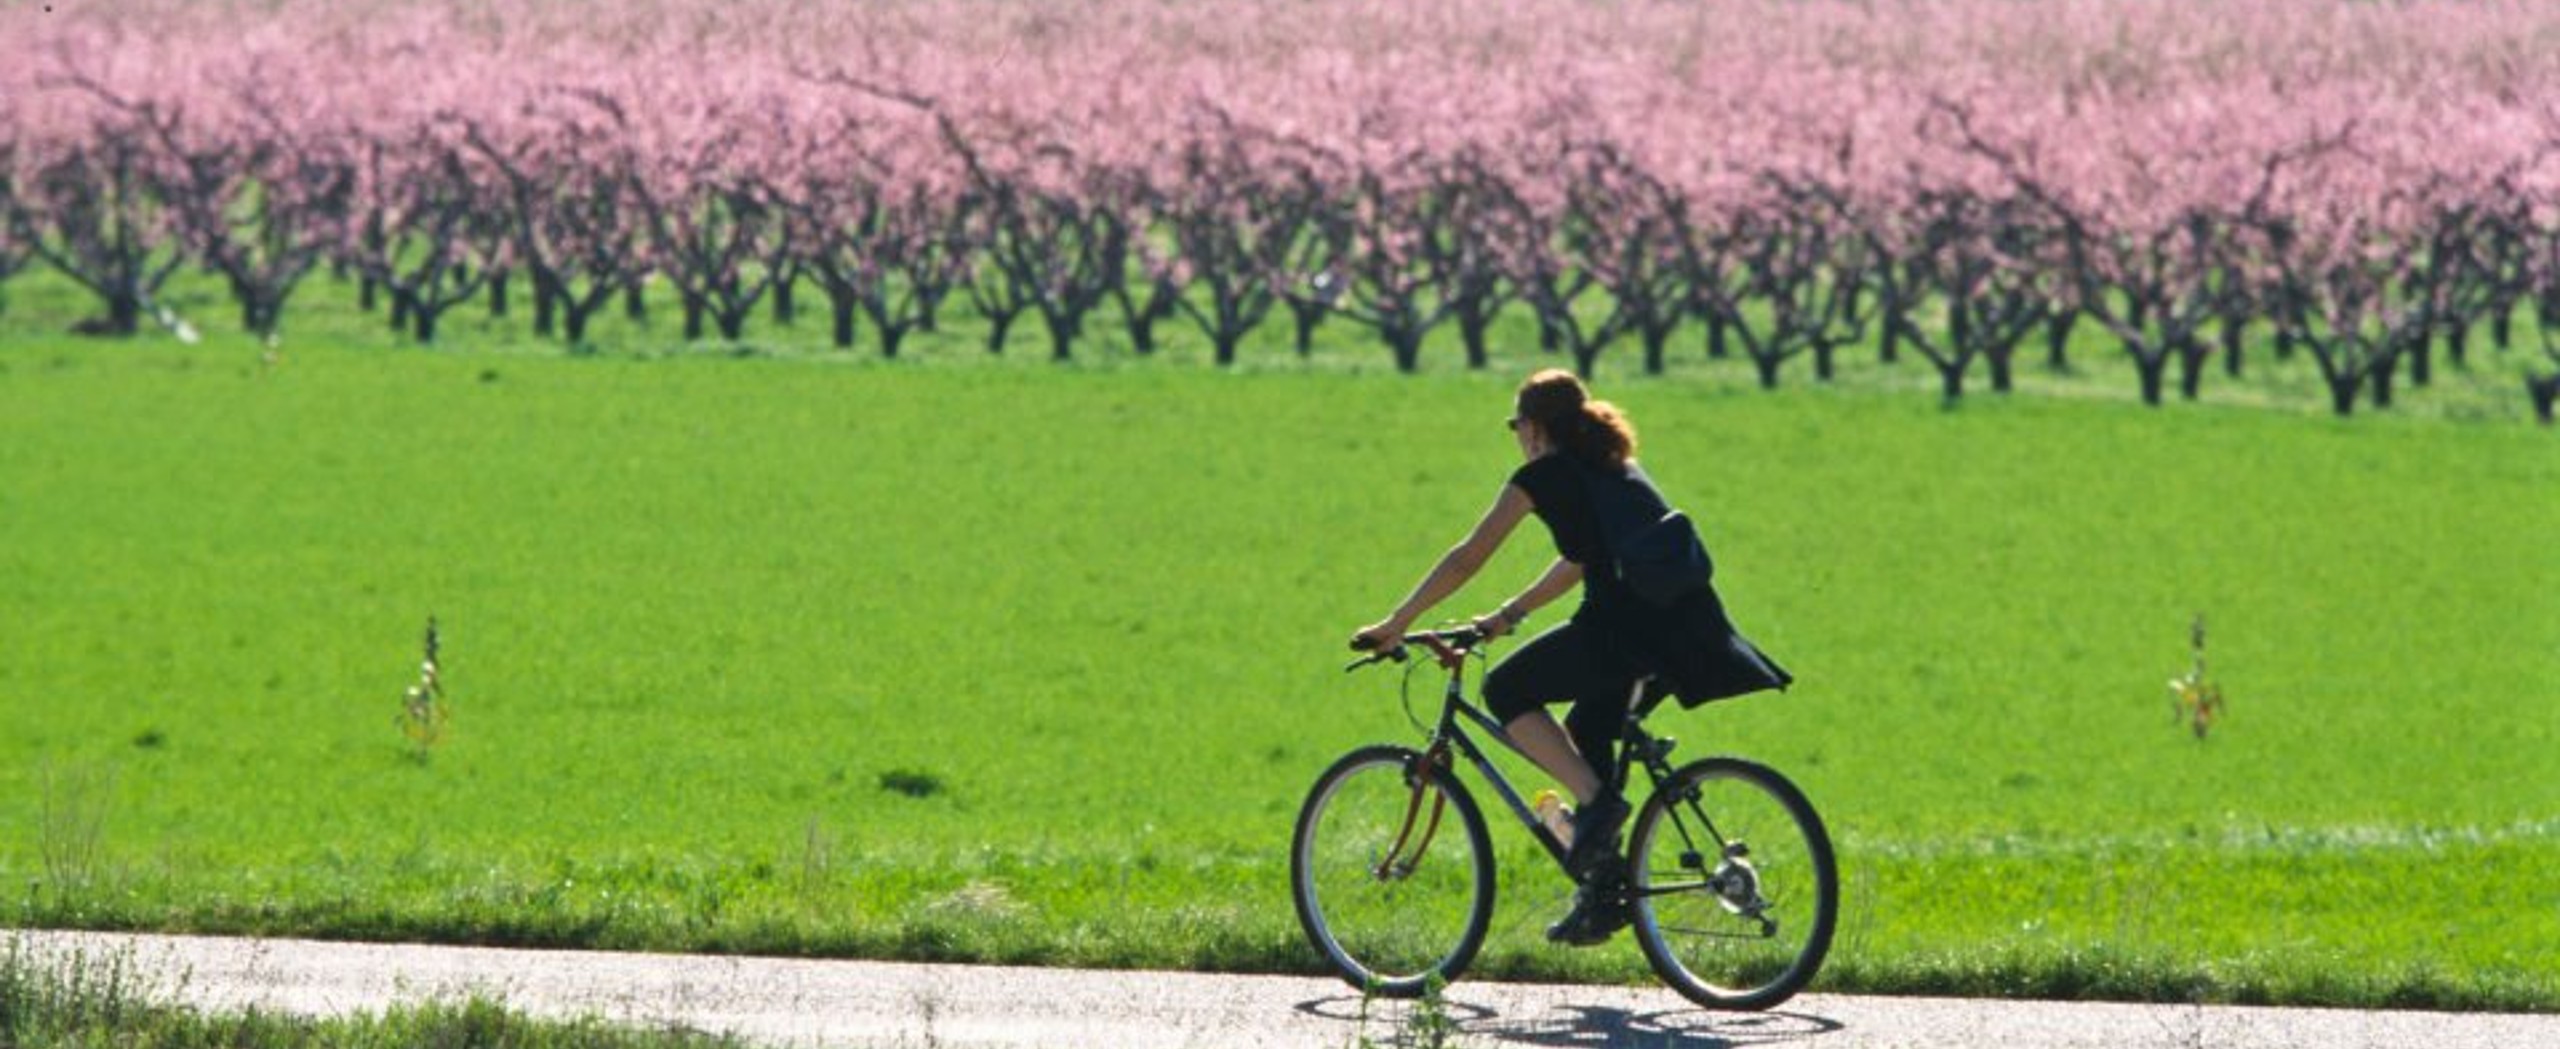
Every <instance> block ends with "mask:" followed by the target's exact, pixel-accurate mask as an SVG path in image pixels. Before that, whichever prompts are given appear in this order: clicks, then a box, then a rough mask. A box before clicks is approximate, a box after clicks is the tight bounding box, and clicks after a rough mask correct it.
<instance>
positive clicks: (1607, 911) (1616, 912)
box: [1547, 868, 1634, 947]
mask: <svg viewBox="0 0 2560 1049" xmlns="http://www.w3.org/2000/svg"><path fill="white" fill-rule="evenodd" d="M1626 890H1627V881H1626V876H1625V875H1624V874H1622V873H1619V872H1617V871H1615V870H1611V869H1605V868H1604V869H1602V870H1599V871H1595V872H1593V874H1592V876H1591V877H1590V878H1588V879H1585V880H1584V881H1583V883H1582V887H1581V888H1579V889H1576V890H1574V893H1573V910H1571V911H1569V912H1566V914H1565V916H1564V919H1563V920H1561V921H1558V922H1556V923H1555V924H1553V925H1550V926H1547V939H1548V941H1550V942H1553V943H1560V944H1564V945H1565V946H1568V947H1590V946H1594V945H1597V944H1601V943H1606V942H1608V940H1609V937H1612V936H1615V935H1617V934H1618V930H1620V929H1623V928H1626V927H1627V924H1628V923H1629V922H1631V921H1633V920H1634V913H1633V909H1632V908H1630V907H1628V906H1627V891H1626Z"/></svg>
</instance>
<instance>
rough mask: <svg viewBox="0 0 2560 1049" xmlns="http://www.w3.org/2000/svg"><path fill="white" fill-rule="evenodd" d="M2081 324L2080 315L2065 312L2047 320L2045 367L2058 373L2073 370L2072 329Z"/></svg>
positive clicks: (2073, 312)
mask: <svg viewBox="0 0 2560 1049" xmlns="http://www.w3.org/2000/svg"><path fill="white" fill-rule="evenodd" d="M2079 323H2080V314H2079V313H2078V312H2076V311H2069V310H2065V311H2062V312H2058V313H2055V314H2054V315H2053V316H2051V317H2048V318H2045V322H2044V345H2045V359H2044V360H2045V366H2046V367H2048V368H2051V369H2053V370H2055V371H2058V372H2067V371H2070V370H2071V329H2072V328H2074V327H2076V326H2078V325H2079Z"/></svg>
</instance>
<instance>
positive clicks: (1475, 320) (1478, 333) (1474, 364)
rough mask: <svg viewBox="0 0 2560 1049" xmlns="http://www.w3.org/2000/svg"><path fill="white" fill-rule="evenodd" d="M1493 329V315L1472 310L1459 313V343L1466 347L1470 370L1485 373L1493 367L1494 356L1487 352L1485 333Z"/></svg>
mask: <svg viewBox="0 0 2560 1049" xmlns="http://www.w3.org/2000/svg"><path fill="white" fill-rule="evenodd" d="M1491 327H1493V315H1492V314H1490V313H1485V312H1482V311H1479V310H1472V309H1468V310H1460V311H1458V341H1459V342H1461V343H1464V344H1465V345H1466V348H1467V367H1468V369H1469V370H1472V371H1483V370H1484V369H1485V368H1487V367H1490V366H1491V365H1492V363H1493V356H1492V354H1491V353H1490V352H1488V351H1487V350H1486V348H1485V338H1484V337H1485V331H1486V330H1487V329H1489V328H1491Z"/></svg>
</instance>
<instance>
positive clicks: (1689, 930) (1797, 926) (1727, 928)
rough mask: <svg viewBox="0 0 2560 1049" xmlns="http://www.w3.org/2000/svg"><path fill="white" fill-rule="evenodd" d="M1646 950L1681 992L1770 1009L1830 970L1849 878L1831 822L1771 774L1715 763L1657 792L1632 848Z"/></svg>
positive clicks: (1638, 920) (1725, 1005)
mask: <svg viewBox="0 0 2560 1049" xmlns="http://www.w3.org/2000/svg"><path fill="white" fill-rule="evenodd" d="M1627 866H1628V875H1629V877H1630V878H1631V880H1632V882H1633V889H1632V895H1633V897H1634V901H1635V932H1636V942H1637V943H1639V944H1641V945H1642V946H1643V947H1644V956H1645V960H1646V961H1647V962H1650V963H1652V965H1653V971H1654V972H1655V973H1656V974H1657V975H1659V976H1661V977H1662V981H1663V982H1664V983H1666V984H1669V985H1670V986H1671V988H1672V989H1673V990H1676V991H1679V992H1680V993H1681V994H1682V995H1684V996H1686V997H1687V998H1688V999H1689V1000H1690V1001H1693V1002H1697V1003H1698V1004H1700V1005H1704V1006H1708V1007H1710V1008H1716V1009H1767V1008H1770V1007H1772V1006H1775V1005H1777V1004H1778V1003H1780V1002H1783V1001H1786V1000H1787V999H1788V998H1791V997H1794V996H1795V993H1796V992H1797V991H1800V990H1802V989H1804V985H1805V984H1806V983H1808V982H1810V981H1811V980H1812V979H1813V976H1814V973H1815V972H1816V971H1818V970H1820V969H1821V968H1822V959H1823V956H1824V955H1825V954H1827V953H1829V951H1830V949H1831V932H1832V928H1833V926H1834V924H1835V923H1836V922H1837V920H1838V917H1839V904H1840V875H1839V870H1838V868H1837V866H1836V865H1835V861H1834V859H1833V857H1832V853H1831V836H1830V834H1829V833H1828V832H1826V831H1825V830H1823V827H1822V817H1821V816H1819V815H1817V814H1816V813H1815V812H1814V811H1813V804H1812V803H1811V802H1809V801H1806V800H1805V796H1804V793H1803V792H1802V791H1799V790H1797V789H1796V787H1795V784H1793V783H1789V782H1788V781H1787V778H1786V777H1784V776H1781V775H1779V774H1778V773H1777V772H1776V771H1775V770H1773V769H1770V768H1769V767H1767V766H1765V765H1759V764H1755V763H1752V762H1748V761H1742V760H1739V759H1735V758H1708V759H1706V760H1703V761H1697V762H1693V763H1691V764H1689V765H1686V766H1683V767H1682V768H1681V769H1680V771H1678V772H1675V773H1673V774H1672V776H1671V779H1670V780H1669V781H1667V782H1665V783H1663V784H1662V785H1661V786H1660V787H1659V788H1657V789H1656V790H1655V791H1654V794H1653V797H1652V798H1650V799H1648V800H1647V801H1646V802H1645V807H1644V811H1643V812H1642V813H1640V814H1638V815H1637V817H1636V823H1635V830H1634V834H1633V837H1631V838H1630V839H1629V840H1628V850H1627Z"/></svg>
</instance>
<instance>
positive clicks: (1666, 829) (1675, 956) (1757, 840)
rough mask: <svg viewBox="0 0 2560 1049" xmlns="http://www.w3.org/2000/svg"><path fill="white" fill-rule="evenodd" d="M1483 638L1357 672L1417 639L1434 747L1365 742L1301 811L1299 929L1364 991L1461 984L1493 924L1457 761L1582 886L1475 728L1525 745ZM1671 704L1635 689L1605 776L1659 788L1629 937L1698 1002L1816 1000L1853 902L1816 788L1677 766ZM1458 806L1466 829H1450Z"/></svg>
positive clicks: (1703, 766) (1736, 769)
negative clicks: (1810, 990) (1669, 731)
mask: <svg viewBox="0 0 2560 1049" xmlns="http://www.w3.org/2000/svg"><path fill="white" fill-rule="evenodd" d="M1486 640H1488V639H1487V638H1485V637H1484V636H1482V635H1481V634H1479V633H1478V632H1476V631H1474V630H1472V629H1458V630H1447V631H1431V632H1424V633H1418V634H1410V635H1407V636H1406V637H1405V638H1404V639H1403V646H1404V647H1401V648H1398V649H1396V650H1394V651H1392V652H1382V653H1376V654H1372V655H1370V656H1368V657H1367V658H1364V659H1360V660H1356V661H1354V662H1353V663H1352V664H1351V665H1350V666H1348V667H1345V668H1344V670H1345V672H1349V671H1355V670H1359V669H1361V668H1363V667H1367V666H1373V665H1375V664H1377V663H1380V662H1385V661H1390V660H1392V661H1395V662H1404V661H1406V659H1407V655H1406V653H1408V652H1409V651H1411V650H1412V649H1413V648H1414V647H1415V646H1419V647H1420V648H1422V649H1423V650H1425V651H1427V652H1428V653H1429V654H1430V655H1431V657H1432V658H1433V659H1434V660H1435V661H1436V662H1437V663H1438V664H1439V666H1440V668H1441V669H1443V670H1445V671H1447V672H1448V675H1449V682H1448V687H1447V689H1446V690H1445V691H1444V692H1443V694H1442V697H1443V698H1442V701H1441V705H1440V715H1439V720H1438V722H1437V724H1436V726H1435V727H1433V728H1430V729H1428V730H1427V731H1426V741H1425V745H1424V747H1423V748H1422V749H1420V750H1416V749H1413V748H1411V747H1406V746H1400V745H1395V744H1376V745H1371V746H1365V747H1360V748H1358V749H1355V750H1353V751H1352V752H1350V753H1349V754H1346V755H1344V756H1343V757H1342V758H1341V759H1340V760H1338V761H1336V762H1334V763H1333V765H1332V767H1330V768H1328V769H1326V770H1325V771H1324V773H1323V774H1322V775H1320V776H1318V777H1316V782H1315V786H1314V787H1313V788H1312V789H1311V790H1309V791H1308V793H1307V800H1306V803H1305V804H1304V805H1303V806H1301V807H1300V809H1299V812H1298V822H1297V828H1296V830H1295V832H1294V833H1293V835H1292V839H1291V843H1290V851H1289V886H1290V895H1291V896H1292V897H1293V899H1294V901H1295V903H1296V904H1297V909H1298V921H1299V924H1300V925H1301V926H1303V927H1304V928H1305V930H1306V933H1307V938H1308V940H1309V941H1310V942H1311V943H1313V944H1314V945H1315V947H1316V949H1317V950H1318V951H1320V952H1322V953H1323V954H1324V956H1325V958H1326V959H1327V960H1328V961H1330V962H1331V963H1332V965H1333V967H1334V968H1335V969H1336V970H1337V971H1338V972H1339V973H1340V974H1341V976H1342V978H1343V979H1344V980H1345V981H1347V982H1349V983H1350V984H1351V985H1352V986H1354V987H1358V988H1361V989H1362V990H1363V991H1365V992H1370V993H1375V994H1379V995H1383V996H1386V997H1397V998H1411V997H1418V996H1420V995H1422V994H1423V993H1424V992H1425V991H1426V989H1428V988H1430V987H1432V986H1434V985H1435V984H1442V985H1445V984H1447V983H1450V982H1454V981H1456V980H1457V979H1458V977H1459V976H1460V975H1461V974H1462V973H1464V972H1465V971H1466V968H1467V966H1468V965H1469V964H1470V963H1472V962H1473V961H1474V960H1475V955H1476V952H1477V950H1478V949H1479V948H1481V947H1482V946H1483V944H1484V938H1485V934H1486V932H1487V930H1488V929H1489V928H1490V926H1491V924H1492V920H1493V897H1494V891H1495V879H1494V855H1493V848H1492V840H1491V836H1490V835H1489V833H1488V832H1487V831H1486V829H1485V820H1484V814H1483V812H1482V811H1481V810H1479V809H1478V808H1477V806H1476V802H1475V798H1474V796H1473V795H1471V794H1470V793H1469V792H1468V790H1467V788H1466V786H1465V784H1464V783H1462V782H1460V780H1459V779H1458V775H1457V765H1456V762H1455V761H1454V760H1453V755H1454V756H1457V757H1464V758H1465V759H1466V761H1467V764H1469V765H1471V766H1473V767H1474V768H1475V769H1476V771H1477V773H1478V774H1480V775H1481V776H1482V777H1483V779H1484V780H1485V782H1487V783H1490V784H1491V785H1492V786H1493V790H1494V793H1495V794H1496V795H1498V796H1500V797H1501V799H1502V801H1503V803H1504V804H1505V805H1506V806H1508V807H1509V808H1510V809H1511V812H1512V815H1513V816H1515V817H1516V818H1517V819H1518V821H1519V823H1520V825H1521V826H1522V827H1524V828H1526V829H1527V830H1528V832H1529V833H1530V835H1531V836H1533V837H1534V838H1536V839H1537V841H1538V843H1539V844H1540V845H1541V846H1544V848H1545V850H1546V853H1547V855H1548V856H1549V857H1550V858H1552V859H1553V860H1554V861H1555V864H1556V869H1557V870H1558V871H1559V872H1563V873H1564V874H1565V876H1566V878H1567V879H1569V880H1570V879H1572V877H1573V875H1572V873H1571V871H1570V869H1569V868H1568V867H1567V866H1566V864H1565V857H1566V855H1567V846H1566V843H1565V842H1563V841H1561V840H1559V839H1558V838H1557V836H1556V835H1555V834H1554V833H1552V832H1550V831H1549V830H1548V829H1547V826H1546V824H1545V823H1544V822H1543V821H1541V820H1540V819H1539V818H1538V816H1537V814H1536V812H1535V811H1534V810H1533V809H1532V808H1531V807H1530V805H1529V804H1528V803H1526V802H1523V801H1522V800H1521V798H1520V792H1519V791H1517V790H1515V789H1513V787H1512V786H1511V783H1510V781H1509V780H1507V779H1505V778H1504V777H1503V775H1502V772H1501V770H1500V769H1498V768H1496V767H1495V766H1494V764H1493V762H1492V760H1491V759H1490V758H1489V757H1487V756H1486V753H1485V751H1484V749H1483V748H1482V747H1480V746H1478V745H1477V743H1476V741H1475V738H1474V736H1473V735H1471V734H1470V732H1469V729H1468V726H1469V725H1473V726H1475V728H1476V729H1478V730H1480V731H1482V732H1483V733H1485V734H1486V735H1488V736H1490V737H1491V738H1493V739H1494V740H1495V741H1497V742H1499V743H1500V744H1502V745H1503V746H1504V747H1505V748H1507V749H1510V750H1511V751H1513V752H1514V753H1520V751H1519V748H1518V747H1517V746H1516V745H1514V744H1513V743H1512V742H1511V740H1510V738H1509V737H1508V736H1507V735H1506V734H1505V733H1504V732H1503V731H1502V726H1501V725H1499V724H1497V723H1496V722H1495V721H1494V720H1493V718H1492V716H1491V715H1488V714H1486V713H1485V712H1484V711H1483V710H1482V709H1480V708H1478V707H1477V706H1476V705H1475V704H1474V703H1473V702H1471V701H1469V699H1468V698H1467V695H1466V691H1465V687H1464V683H1465V672H1466V665H1467V661H1468V659H1469V658H1470V657H1476V658H1481V655H1482V653H1481V647H1482V645H1483V643H1484V642H1485V641H1486ZM1411 675H1412V668H1410V667H1409V668H1408V670H1407V682H1408V684H1407V688H1406V692H1405V713H1406V716H1407V717H1408V718H1411V719H1413V721H1414V724H1415V727H1416V728H1421V727H1422V721H1421V719H1420V718H1416V717H1414V714H1413V699H1412V693H1411V687H1410V681H1411ZM1665 695H1667V692H1666V691H1665V690H1663V689H1661V688H1659V687H1656V686H1655V684H1654V683H1653V681H1652V680H1651V679H1649V678H1648V679H1644V680H1639V681H1638V682H1636V685H1635V694H1634V695H1633V696H1632V697H1631V702H1630V703H1629V706H1628V712H1627V720H1626V723H1625V726H1624V728H1623V730H1622V732H1621V734H1620V738H1619V744H1620V755H1621V760H1620V761H1618V762H1617V765H1616V771H1615V772H1614V773H1613V774H1612V776H1611V782H1610V784H1609V787H1610V789H1612V790H1620V791H1623V790H1624V789H1625V787H1626V786H1627V780H1628V777H1629V772H1628V770H1629V769H1630V768H1636V767H1641V768H1643V769H1644V770H1645V773H1646V775H1647V776H1648V778H1649V779H1650V781H1651V784H1652V792H1651V794H1650V795H1649V796H1647V798H1646V799H1645V802H1644V804H1643V806H1641V807H1640V808H1638V809H1637V810H1636V812H1635V816H1634V819H1633V820H1632V822H1630V823H1629V824H1628V825H1627V827H1628V837H1627V843H1628V848H1627V851H1626V853H1625V857H1626V864H1627V866H1626V870H1625V873H1626V876H1627V877H1626V879H1625V882H1624V884H1625V885H1626V886H1627V893H1628V902H1629V903H1630V905H1631V908H1632V913H1633V916H1634V921H1633V924H1632V926H1631V928H1633V930H1634V932H1635V938H1636V942H1637V943H1638V944H1639V945H1641V946H1642V947H1643V949H1644V955H1645V960H1646V961H1647V962H1648V963H1650V964H1651V965H1652V967H1653V971H1654V973H1655V974H1656V975H1658V976H1660V977H1661V978H1662V981H1663V982H1664V983H1665V984H1668V985H1670V987H1671V988H1672V989H1673V990H1676V991H1678V992H1680V994H1682V995H1683V996H1685V997H1687V998H1688V999H1689V1000H1691V1001H1694V1002H1697V1003H1698V1004H1700V1005H1703V1006H1707V1007H1709V1008H1716V1009H1736V1010H1758V1009H1768V1008H1771V1007H1773V1006H1776V1005H1777V1004H1779V1003H1780V1002H1784V1001H1786V1000H1787V999H1788V998H1790V997H1793V996H1794V995H1795V994H1796V992H1798V991H1800V990H1802V989H1803V988H1804V986H1805V984H1806V983H1807V982H1809V981H1811V980H1812V979H1813V976H1814V974H1815V973H1816V972H1817V971H1818V970H1820V969H1821V967H1822V960H1823V956H1824V955H1825V954H1826V953H1828V952H1829V950H1830V947H1831V936H1832V930H1833V927H1834V925H1835V923H1836V921H1837V919H1838V913H1839V901H1840V883H1839V871H1838V869H1837V866H1836V865H1835V862H1834V859H1833V856H1832V851H1831V838H1830V835H1829V834H1828V833H1827V832H1826V831H1825V830H1824V829H1823V825H1822V819H1821V816H1820V815H1819V814H1817V813H1816V812H1815V811H1814V808H1813V804H1812V803H1811V802H1810V801H1807V800H1806V798H1805V796H1804V792H1802V791H1800V790H1798V789H1796V786H1795V785H1794V784H1793V783H1791V782H1789V781H1788V780H1787V778H1786V777H1784V776H1781V775H1779V774H1778V772H1777V771H1776V770H1774V769H1772V768H1770V767H1768V766H1766V765H1762V764H1759V763H1756V762H1751V761H1746V760H1743V759H1741V758H1735V757H1709V758H1704V759H1701V760H1698V761H1694V762H1691V763H1689V764H1687V765H1683V766H1680V767H1678V768H1676V769H1675V768H1673V767H1672V766H1671V763H1670V754H1671V750H1672V748H1673V747H1674V746H1675V743H1674V741H1672V740H1670V739H1668V738H1659V737H1656V736H1654V735H1652V734H1650V733H1648V732H1646V731H1645V729H1644V725H1643V722H1644V718H1645V715H1647V714H1648V713H1651V712H1652V710H1653V709H1654V707H1656V706H1657V705H1659V704H1660V703H1661V701H1662V700H1663V698H1664V697H1665ZM1524 756H1525V755H1524ZM1452 812H1454V814H1455V815H1456V820H1455V823H1456V827H1457V833H1455V834H1454V835H1452V834H1444V833H1443V832H1444V831H1447V830H1448V826H1447V824H1448V822H1449V820H1448V818H1447V817H1448V816H1449V815H1450V814H1451V813H1452ZM1435 846H1436V848H1435Z"/></svg>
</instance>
